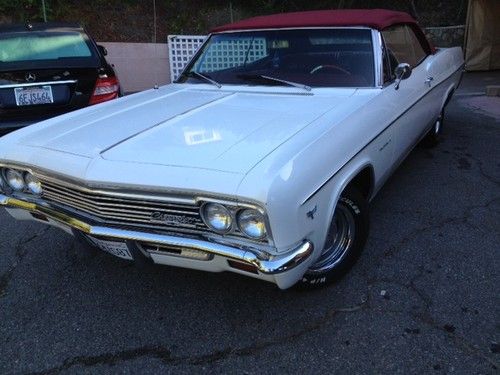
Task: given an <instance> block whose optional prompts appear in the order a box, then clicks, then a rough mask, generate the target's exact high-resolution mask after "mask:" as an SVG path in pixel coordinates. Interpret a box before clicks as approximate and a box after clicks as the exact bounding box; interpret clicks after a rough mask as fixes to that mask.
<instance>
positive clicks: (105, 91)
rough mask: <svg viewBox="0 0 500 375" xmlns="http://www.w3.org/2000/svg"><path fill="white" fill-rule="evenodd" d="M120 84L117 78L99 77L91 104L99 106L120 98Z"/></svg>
mask: <svg viewBox="0 0 500 375" xmlns="http://www.w3.org/2000/svg"><path fill="white" fill-rule="evenodd" d="M119 91H120V83H119V82H118V79H117V78H116V77H99V78H97V82H96V84H95V88H94V93H93V94H92V96H91V97H90V101H89V104H90V105H92V104H98V103H102V102H106V101H108V100H111V99H115V98H117V97H118V93H119Z"/></svg>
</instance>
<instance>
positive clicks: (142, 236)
mask: <svg viewBox="0 0 500 375" xmlns="http://www.w3.org/2000/svg"><path fill="white" fill-rule="evenodd" d="M0 206H6V207H12V208H20V209H23V210H26V211H29V212H36V213H40V214H43V215H45V216H46V217H48V218H50V219H52V220H55V221H57V222H59V223H61V224H63V225H66V226H68V227H70V228H74V229H77V230H79V231H81V232H83V233H85V234H88V235H91V236H96V237H104V238H110V239H118V240H126V241H137V242H147V243H152V244H158V245H163V246H172V247H176V248H186V249H194V250H198V251H203V252H206V253H209V254H213V255H218V256H222V257H224V258H229V259H234V260H238V261H242V262H246V263H249V264H252V265H254V266H255V267H256V268H257V269H258V271H259V272H261V273H263V274H266V275H274V274H279V273H282V272H285V271H288V270H291V269H292V268H295V267H296V266H298V265H299V264H301V263H302V262H304V261H305V260H306V259H307V258H309V256H310V255H311V254H312V252H313V249H314V247H313V244H312V243H311V242H310V241H307V240H304V241H303V242H302V243H301V244H300V245H298V246H296V247H295V248H293V249H291V250H290V251H288V252H287V253H285V254H280V255H276V256H271V255H269V256H263V255H264V254H258V253H256V252H253V251H251V250H249V249H239V248H234V247H231V246H226V245H221V244H216V243H212V242H207V241H202V240H197V239H192V238H184V237H176V236H170V235H164V234H155V233H146V232H139V231H133V230H126V229H118V228H109V227H104V226H93V225H90V224H87V223H85V222H84V221H82V220H79V219H76V218H74V217H71V216H69V215H66V214H64V213H61V212H58V211H55V210H53V209H51V208H48V207H43V206H40V205H37V204H36V203H30V202H25V201H22V200H19V199H16V198H11V197H8V196H5V195H3V194H0Z"/></svg>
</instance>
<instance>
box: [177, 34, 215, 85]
mask: <svg viewBox="0 0 500 375" xmlns="http://www.w3.org/2000/svg"><path fill="white" fill-rule="evenodd" d="M206 37H207V36H206V35H169V36H168V59H169V61H170V78H171V80H172V81H174V80H176V79H177V77H179V75H180V74H181V72H182V69H184V67H185V66H186V64H187V63H188V62H189V60H190V59H191V57H192V56H193V55H194V54H195V53H196V51H197V50H198V48H200V46H201V45H202V44H203V41H204V40H205V38H206Z"/></svg>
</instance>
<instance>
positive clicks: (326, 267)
mask: <svg viewBox="0 0 500 375" xmlns="http://www.w3.org/2000/svg"><path fill="white" fill-rule="evenodd" d="M368 230H369V214H368V204H367V202H366V199H365V198H364V197H363V196H362V194H361V193H360V192H359V191H358V190H356V189H355V188H347V189H346V190H345V191H344V192H343V193H342V195H341V197H340V199H339V201H338V203H337V207H336V208H335V213H334V217H333V220H332V222H331V224H330V229H329V231H328V234H327V238H326V241H325V246H324V248H323V251H322V252H321V255H320V256H319V258H318V259H317V260H316V262H315V263H314V264H313V265H312V266H311V267H310V268H309V269H308V270H307V272H306V273H305V275H304V277H303V278H302V280H301V281H299V284H298V286H299V287H303V288H317V287H321V286H323V285H326V284H329V283H331V282H333V281H335V280H338V279H340V278H341V277H342V276H344V275H345V274H346V273H347V271H349V270H350V269H351V267H352V266H353V265H354V263H355V262H356V260H357V259H358V258H359V256H360V255H361V252H362V250H363V248H364V246H365V243H366V239H367V237H368Z"/></svg>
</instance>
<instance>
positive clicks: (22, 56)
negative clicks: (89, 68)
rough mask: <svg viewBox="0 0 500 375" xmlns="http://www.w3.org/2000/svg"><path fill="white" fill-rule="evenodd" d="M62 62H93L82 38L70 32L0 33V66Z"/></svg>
mask: <svg viewBox="0 0 500 375" xmlns="http://www.w3.org/2000/svg"><path fill="white" fill-rule="evenodd" d="M60 60H65V61H66V63H68V61H69V62H70V63H71V61H73V62H78V63H81V62H82V61H86V62H87V63H89V62H95V60H96V57H95V56H94V55H93V54H92V52H91V48H90V45H89V43H88V41H86V38H84V36H83V35H82V34H81V33H79V32H73V31H64V32H61V31H26V32H12V33H3V34H0V64H2V65H6V66H7V65H14V64H15V65H17V66H19V65H18V64H19V63H34V62H38V63H41V62H42V63H43V62H48V61H60Z"/></svg>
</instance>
